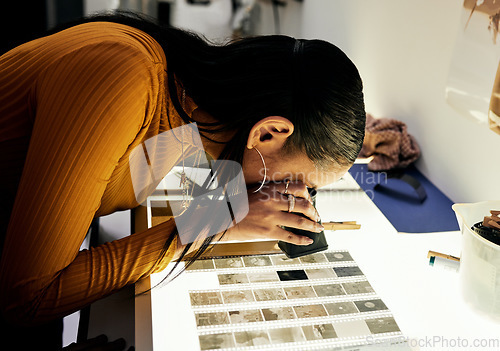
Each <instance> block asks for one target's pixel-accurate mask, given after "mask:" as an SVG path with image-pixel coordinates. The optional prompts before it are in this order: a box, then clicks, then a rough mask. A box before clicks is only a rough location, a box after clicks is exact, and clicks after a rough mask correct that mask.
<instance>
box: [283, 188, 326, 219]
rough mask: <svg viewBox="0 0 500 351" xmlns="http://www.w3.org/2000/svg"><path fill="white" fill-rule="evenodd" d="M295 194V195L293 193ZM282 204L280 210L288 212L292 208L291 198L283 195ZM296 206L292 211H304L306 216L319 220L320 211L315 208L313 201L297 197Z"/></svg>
mask: <svg viewBox="0 0 500 351" xmlns="http://www.w3.org/2000/svg"><path fill="white" fill-rule="evenodd" d="M292 196H294V195H292ZM281 200H282V201H281V206H280V210H281V211H284V212H288V210H289V209H290V205H291V204H290V199H289V198H288V196H282V197H281ZM293 202H294V206H293V210H292V211H291V212H294V213H302V214H303V215H305V216H306V217H308V218H310V219H311V220H312V221H314V222H319V220H320V217H319V214H318V211H316V209H315V208H314V206H313V205H312V203H310V202H309V200H307V199H304V198H301V197H295V200H294V201H293Z"/></svg>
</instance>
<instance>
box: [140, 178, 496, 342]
mask: <svg viewBox="0 0 500 351" xmlns="http://www.w3.org/2000/svg"><path fill="white" fill-rule="evenodd" d="M375 196H376V195H375ZM317 208H318V211H319V213H320V214H321V217H322V220H323V221H324V222H327V221H348V220H356V221H357V222H358V223H360V224H361V229H359V230H343V231H335V232H334V231H327V232H325V234H326V236H327V239H328V243H329V248H330V249H347V250H348V251H350V253H351V255H352V257H353V258H354V259H355V261H356V262H357V263H358V265H359V267H360V268H361V270H362V271H363V272H364V273H365V275H366V277H367V279H368V280H369V281H370V283H371V285H372V286H373V288H374V289H375V291H376V293H377V294H378V295H379V296H380V298H382V300H383V301H384V302H385V303H386V305H387V306H388V308H389V309H390V310H391V312H392V313H393V314H394V317H395V319H396V321H397V323H398V325H399V327H400V328H401V331H402V332H403V334H404V335H405V336H407V337H409V338H410V340H409V345H410V346H411V348H412V349H414V350H418V349H420V350H456V349H459V350H500V324H498V323H495V322H492V321H490V320H488V319H487V318H485V317H483V316H480V315H478V314H476V313H475V312H474V311H473V310H472V309H470V308H469V306H468V305H467V304H466V303H465V302H464V301H463V300H462V297H461V294H460V289H459V274H458V273H455V272H451V271H446V270H441V269H439V268H435V267H434V268H433V267H430V266H429V265H428V258H427V253H428V251H429V250H433V251H438V252H442V253H446V254H451V255H455V256H460V235H461V234H460V232H458V231H457V232H442V233H422V234H406V233H398V232H397V231H396V230H395V229H394V227H393V226H392V225H391V224H390V222H389V221H388V220H387V219H386V218H385V216H384V215H383V214H382V213H381V212H380V210H379V209H378V208H377V207H376V206H375V205H374V203H373V202H372V201H371V200H370V198H369V197H368V196H367V195H366V194H365V193H364V192H363V191H360V189H359V187H358V186H357V184H355V182H354V181H353V180H352V178H349V176H348V175H347V176H346V179H345V180H344V181H343V182H342V184H339V185H337V187H336V190H331V191H320V192H319V193H318V197H317ZM168 270H169V268H167V269H166V270H165V272H166V271H168ZM189 276H190V277H191V278H190V277H188V275H187V274H186V275H182V276H181V277H179V278H178V279H176V280H174V281H173V282H171V283H169V284H167V285H165V286H164V287H161V288H155V289H153V293H152V329H153V341H152V343H153V345H154V349H155V350H196V349H197V348H198V347H199V345H198V338H197V334H196V328H195V327H194V326H195V322H194V316H193V313H191V310H190V302H189V296H188V294H186V284H187V283H188V282H187V281H186V279H196V278H193V277H196V275H193V274H191V275H189ZM160 279H161V274H159V275H153V276H152V278H151V281H152V283H153V285H154V284H155V282H156V281H159V280H160ZM199 284H200V285H203V287H204V288H206V289H209V288H211V287H216V285H217V282H199ZM212 285H213V286H212ZM142 303H144V302H142ZM146 305H147V304H146ZM138 313H139V315H141V316H142V317H140V318H144V316H146V318H148V316H149V313H150V312H149V310H148V309H147V308H146V309H144V308H142V307H141V305H140V304H137V303H136V350H137V351H146V350H147V348H149V346H148V341H147V339H148V338H149V334H148V333H149V332H148V331H147V326H146V325H145V324H144V325H143V323H137V318H138V317H137V316H138ZM146 324H148V323H146ZM186 325H192V326H193V327H192V328H186V327H185V326H186ZM141 340H142V341H141ZM476 342H482V343H483V344H482V346H484V347H478V346H477V345H475V343H476ZM141 345H146V346H143V348H141ZM459 346H460V348H458V347H459ZM379 349H380V348H379ZM148 351H149V350H148Z"/></svg>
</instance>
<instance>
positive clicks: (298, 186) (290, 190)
mask: <svg viewBox="0 0 500 351" xmlns="http://www.w3.org/2000/svg"><path fill="white" fill-rule="evenodd" d="M274 186H275V191H277V192H279V193H281V194H283V195H287V194H292V195H295V196H296V197H302V198H304V199H307V200H309V201H311V202H312V200H311V195H309V190H307V186H306V185H305V184H304V183H302V182H292V181H290V182H288V187H287V183H286V182H284V183H274Z"/></svg>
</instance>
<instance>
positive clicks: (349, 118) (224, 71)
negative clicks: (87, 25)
mask: <svg viewBox="0 0 500 351" xmlns="http://www.w3.org/2000/svg"><path fill="white" fill-rule="evenodd" d="M90 21H110V22H117V23H121V24H125V25H129V26H132V27H135V28H137V29H139V30H142V31H144V32H146V33H147V34H149V35H150V36H152V37H153V38H154V39H155V40H156V41H157V42H158V43H159V44H160V45H161V47H162V48H163V50H164V52H165V55H166V59H167V71H168V88H169V91H170V92H177V89H176V79H177V80H178V81H179V82H180V83H181V84H182V86H183V87H184V88H185V91H186V94H187V95H188V96H190V97H191V98H192V99H193V100H194V102H195V103H196V104H197V105H198V106H199V107H200V108H201V109H203V110H205V111H206V112H208V113H209V114H210V115H211V116H213V117H214V118H215V119H216V120H217V121H218V122H216V123H200V122H199V121H194V120H193V119H192V118H191V117H190V116H188V115H187V114H186V113H185V112H184V110H183V109H182V107H181V105H182V104H181V102H180V100H181V98H180V97H179V96H177V94H171V99H172V102H173V104H174V107H175V108H176V110H177V112H178V113H179V115H180V116H181V117H182V119H183V120H184V121H185V122H186V123H189V122H197V124H198V129H199V130H200V132H201V133H202V135H203V136H204V137H207V138H210V134H212V133H217V132H220V131H229V130H230V131H234V132H235V134H234V137H233V138H232V139H231V140H230V141H229V142H227V143H226V146H225V148H224V150H223V152H222V154H221V158H223V159H229V160H234V161H238V162H240V163H241V162H242V159H243V151H244V148H245V145H246V141H247V138H248V135H249V132H250V129H251V128H252V127H253V125H254V124H255V123H256V122H258V121H259V120H261V119H262V118H265V117H267V116H283V117H286V118H288V119H289V120H290V121H291V122H292V123H293V124H294V127H295V128H294V132H293V134H292V135H291V136H290V137H289V138H288V139H287V142H286V143H285V145H284V150H283V151H284V152H286V153H295V152H305V154H307V156H308V157H309V158H310V159H311V160H312V161H313V162H314V164H315V165H316V166H317V167H318V168H320V169H322V170H331V169H332V167H334V166H339V165H340V166H348V165H351V164H352V163H353V162H354V160H355V159H356V157H357V155H358V153H359V151H360V149H361V146H362V142H363V137H364V129H365V116H366V115H365V110H364V102H363V92H362V89H363V87H362V81H361V78H360V76H359V73H358V71H357V69H356V67H355V66H354V64H353V63H352V62H351V60H350V59H349V58H348V57H347V56H346V55H345V54H344V53H343V52H342V51H341V50H340V49H339V48H337V47H336V46H334V45H332V44H331V43H328V42H326V41H323V40H302V39H300V40H297V39H294V38H291V37H288V36H283V35H269V36H258V37H248V38H242V39H237V40H232V41H229V42H227V43H225V44H221V45H214V44H212V43H210V42H208V41H207V40H206V39H204V38H202V37H200V36H199V35H197V34H194V33H191V32H188V31H184V30H180V29H176V28H172V27H167V26H164V25H162V24H161V23H155V21H154V20H151V19H149V18H146V17H144V16H143V15H139V14H135V13H130V12H115V13H111V14H101V15H97V16H93V17H90V18H87V19H85V20H84V22H90ZM172 237H173V235H172V236H171V238H170V240H168V241H167V243H166V244H165V250H164V252H166V251H167V250H168V247H169V245H170V243H171V240H172ZM209 245H210V238H207V239H206V240H205V243H204V244H203V245H202V247H201V248H200V249H199V250H198V251H197V254H196V255H195V258H197V257H199V255H201V254H202V253H203V251H204V250H205V249H206V248H207V247H208V246H209ZM185 252H187V249H186V250H185Z"/></svg>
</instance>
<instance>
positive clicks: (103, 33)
mask: <svg viewBox="0 0 500 351" xmlns="http://www.w3.org/2000/svg"><path fill="white" fill-rule="evenodd" d="M54 36H56V37H57V38H55V39H60V40H65V41H66V40H67V42H68V41H69V42H73V43H75V45H77V46H78V45H82V46H87V45H96V44H99V43H115V44H116V45H117V46H121V47H122V48H123V49H129V50H137V51H138V52H139V53H142V54H143V55H145V56H147V57H148V58H149V59H150V60H151V61H152V62H154V63H163V64H164V65H165V66H166V59H165V54H164V52H163V49H162V48H161V46H160V44H159V43H158V42H157V41H156V40H154V39H153V38H152V37H151V36H150V35H149V34H147V33H145V32H143V31H141V30H140V29H137V28H134V27H131V26H128V25H124V24H120V23H114V22H105V21H102V22H87V23H82V24H79V25H76V26H73V27H70V28H68V29H65V30H62V31H60V32H58V33H56V34H54Z"/></svg>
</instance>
